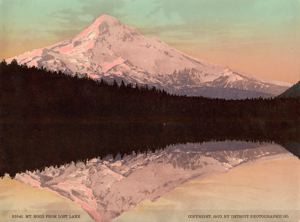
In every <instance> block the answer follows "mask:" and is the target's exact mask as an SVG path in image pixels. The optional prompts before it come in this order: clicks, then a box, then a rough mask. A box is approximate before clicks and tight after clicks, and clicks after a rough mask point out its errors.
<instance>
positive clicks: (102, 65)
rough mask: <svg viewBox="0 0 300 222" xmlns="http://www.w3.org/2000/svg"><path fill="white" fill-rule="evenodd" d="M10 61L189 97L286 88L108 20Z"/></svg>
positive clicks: (275, 92) (261, 93) (240, 95)
mask: <svg viewBox="0 0 300 222" xmlns="http://www.w3.org/2000/svg"><path fill="white" fill-rule="evenodd" d="M11 59H16V60H17V61H18V62H19V63H21V64H27V65H28V66H38V67H45V68H47V69H50V70H54V71H55V70H61V71H64V72H67V73H69V74H75V73H81V74H84V73H85V74H87V75H88V76H89V77H90V78H93V79H95V80H97V79H100V78H104V79H106V80H111V79H117V80H120V81H121V80H123V81H125V82H130V83H137V84H148V85H151V86H156V87H158V88H164V89H166V90H167V91H169V92H172V93H176V94H185V95H189V96H200V95H204V96H208V97H219V98H247V97H259V96H271V95H278V94H280V93H282V92H283V91H284V90H286V89H287V87H286V86H282V85H276V84H273V83H267V82H263V81H260V80H257V79H255V78H252V77H248V76H246V75H242V74H240V73H237V72H234V71H232V70H230V69H228V68H225V67H222V66H219V65H214V64H210V63H207V62H204V61H199V60H196V59H194V58H192V57H190V56H188V55H186V54H184V53H182V52H180V51H178V50H176V49H174V48H172V47H170V46H168V45H167V44H165V43H163V42H161V41H160V40H157V39H155V38H149V37H145V36H143V35H142V34H141V33H139V32H138V31H137V30H135V29H133V28H131V27H128V26H126V25H124V24H122V23H121V22H120V21H119V20H117V19H116V18H114V17H111V16H109V15H102V16H100V17H98V18H97V19H96V20H95V21H94V22H93V23H92V24H91V25H90V26H88V27H87V28H86V29H84V30H83V31H82V32H81V33H79V34H78V35H77V36H75V37H74V38H73V39H70V40H66V41H63V42H60V43H58V44H55V45H52V46H49V47H45V48H41V49H36V50H33V51H30V52H27V53H24V54H22V55H19V56H17V57H14V58H11ZM11 59H10V61H11Z"/></svg>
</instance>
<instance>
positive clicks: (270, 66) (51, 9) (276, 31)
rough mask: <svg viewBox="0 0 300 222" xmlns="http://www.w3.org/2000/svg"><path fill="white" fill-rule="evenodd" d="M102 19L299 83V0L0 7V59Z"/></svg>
mask: <svg viewBox="0 0 300 222" xmlns="http://www.w3.org/2000/svg"><path fill="white" fill-rule="evenodd" d="M102 13H107V14H110V15H112V16H115V17H117V18H118V19H120V20H121V21H122V22H124V23H127V24H128V25H131V26H134V27H136V28H137V29H139V30H140V31H141V32H142V33H143V34H145V35H148V36H157V37H159V38H160V39H162V40H163V41H165V42H166V43H168V44H170V45H172V46H174V47H176V48H177V49H179V50H182V51H184V52H186V53H188V54H190V55H192V56H193V57H196V58H199V59H203V60H207V61H209V62H211V63H217V64H222V65H226V66H229V67H230V68H232V69H234V70H237V71H240V72H242V73H247V74H251V75H253V76H256V77H258V78H261V79H266V80H278V81H286V82H291V83H294V82H296V81H298V80H299V79H300V40H299V37H300V35H299V34H300V0H0V59H3V58H7V57H11V56H14V55H17V54H20V53H22V52H24V51H27V50H31V49H34V48H39V47H44V46H48V45H51V44H53V43H56V42H58V41H61V40H64V39H68V38H71V37H72V36H74V35H75V34H76V33H78V32H80V31H81V30H82V29H83V28H84V27H85V26H87V25H89V24H90V23H91V22H92V21H93V20H94V19H95V18H96V17H97V16H99V15H101V14H102Z"/></svg>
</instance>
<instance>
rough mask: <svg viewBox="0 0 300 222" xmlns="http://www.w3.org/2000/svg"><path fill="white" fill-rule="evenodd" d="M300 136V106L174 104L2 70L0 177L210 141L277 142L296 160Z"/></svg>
mask: <svg viewBox="0 0 300 222" xmlns="http://www.w3.org/2000/svg"><path fill="white" fill-rule="evenodd" d="M299 129H300V99H299V98H269V99H262V98H260V99H247V100H223V99H208V98H203V97H187V96H176V95H170V94H168V93H167V92H165V91H163V90H160V89H156V88H152V87H148V86H140V85H131V84H124V83H123V82H121V83H117V82H116V81H114V82H113V83H108V82H105V81H103V80H99V81H94V80H92V79H89V78H88V77H87V76H85V75H75V76H70V75H65V74H64V73H62V72H50V71H47V70H45V69H39V68H35V67H31V68H29V67H27V66H25V65H18V64H17V62H16V61H13V62H12V63H11V64H7V63H6V62H5V61H3V62H1V63H0V159H2V160H3V161H0V175H1V174H3V173H4V172H9V173H11V174H12V175H14V174H15V173H17V172H20V171H22V170H24V169H28V170H30V169H37V168H42V167H44V166H49V165H53V164H57V165H59V164H63V163H67V162H70V161H74V160H84V159H88V158H93V157H95V156H105V155H107V154H112V155H117V154H124V153H131V152H132V151H133V150H134V151H141V152H144V151H147V150H154V149H158V148H164V147H165V146H167V145H170V144H176V143H187V142H204V141H211V140H228V139H230V140H248V141H261V142H263V141H268V142H276V143H279V144H281V145H283V146H284V147H285V148H286V149H288V150H289V151H291V152H293V153H294V154H296V155H298V156H299V140H300V135H299V134H300V131H299ZM4 160H5V161H4ZM1 163H2V165H1ZM3 163H4V164H3Z"/></svg>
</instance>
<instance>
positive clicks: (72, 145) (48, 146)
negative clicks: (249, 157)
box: [0, 123, 300, 176]
mask: <svg viewBox="0 0 300 222" xmlns="http://www.w3.org/2000/svg"><path fill="white" fill-rule="evenodd" d="M292 129H293V130H272V129H271V128H270V129H268V128H262V129H260V128H259V127H257V126H227V125H226V124H222V125H220V126H214V127H211V128H208V127H202V126H201V124H200V125H193V124H180V123H164V124H154V123H153V124H149V123H130V124H129V123H101V124H100V123H97V124H96V123H81V124H75V123H68V124H67V123H56V124H47V123H45V124H1V125H0V174H1V175H4V174H5V173H8V174H10V175H11V176H14V175H15V174H16V173H18V172H24V171H26V170H35V169H43V168H44V167H46V166H53V165H54V166H55V165H62V164H66V163H70V162H72V161H74V162H76V161H85V160H88V159H92V158H95V157H105V156H107V155H112V156H114V157H115V156H117V155H120V156H123V155H124V154H131V153H132V152H133V151H134V152H135V153H138V152H141V153H142V152H149V151H155V150H157V149H164V148H166V147H167V146H169V145H172V144H185V143H203V142H205V141H224V140H239V141H241V140H244V141H255V142H271V143H273V142H274V143H277V144H280V145H281V146H283V147H284V148H286V149H287V150H288V151H290V152H292V153H293V154H294V155H297V156H298V157H299V148H300V145H299V144H300V136H299V134H300V131H299V130H297V129H296V127H293V128H292ZM222 149H224V147H223V148H222ZM226 149H238V148H234V147H231V148H230V147H227V148H226Z"/></svg>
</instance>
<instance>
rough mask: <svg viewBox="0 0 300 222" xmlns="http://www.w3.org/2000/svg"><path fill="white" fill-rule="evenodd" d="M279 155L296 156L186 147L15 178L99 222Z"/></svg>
mask: <svg viewBox="0 0 300 222" xmlns="http://www.w3.org/2000/svg"><path fill="white" fill-rule="evenodd" d="M279 154H287V155H288V154H289V155H291V154H290V153H289V152H288V151H287V150H286V149H284V148H283V147H282V146H280V145H277V144H274V143H253V142H243V141H223V142H205V143H186V144H177V145H169V146H167V147H166V148H165V149H157V150H155V151H153V152H152V151H151V152H147V153H135V152H133V153H132V154H129V155H124V156H123V157H121V156H120V155H117V156H115V157H113V156H111V155H108V156H106V157H105V158H93V159H90V160H88V161H86V162H85V163H84V162H77V163H74V162H71V163H69V164H65V165H62V166H60V167H47V168H45V169H44V170H42V171H32V172H26V173H21V174H17V175H16V179H17V180H20V181H22V182H24V183H27V184H29V185H32V186H35V187H43V188H46V189H50V190H52V191H54V192H56V193H58V194H59V195H62V196H64V197H66V198H69V199H71V200H72V201H75V202H76V203H78V204H79V205H81V207H82V208H83V209H85V210H86V211H87V212H88V213H89V214H90V215H91V216H92V217H93V218H94V219H95V220H96V221H111V220H112V219H113V218H115V217H117V216H118V215H120V214H121V213H122V212H125V211H127V210H129V209H131V208H133V207H134V206H136V205H137V204H138V203H140V202H141V201H143V200H145V199H150V200H154V199H156V198H159V197H160V196H162V195H163V194H165V193H167V192H169V191H170V190H172V189H174V188H175V187H177V186H179V185H181V184H182V183H184V182H186V181H188V180H191V179H193V178H195V177H200V176H205V175H209V174H211V173H217V172H225V171H227V170H229V169H231V168H233V167H235V166H238V165H240V164H243V163H246V162H249V161H253V160H256V159H259V158H262V157H271V156H274V155H279Z"/></svg>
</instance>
